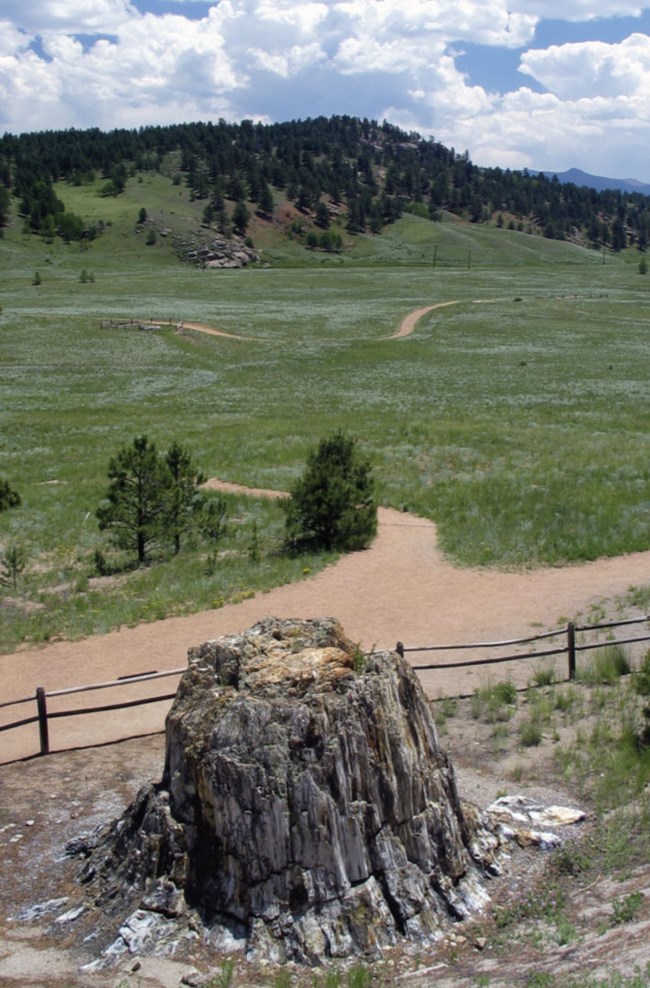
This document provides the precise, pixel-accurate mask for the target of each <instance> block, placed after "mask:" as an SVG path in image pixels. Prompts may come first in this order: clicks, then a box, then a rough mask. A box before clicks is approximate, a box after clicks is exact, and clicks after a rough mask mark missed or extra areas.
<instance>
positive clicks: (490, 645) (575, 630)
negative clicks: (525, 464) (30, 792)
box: [0, 615, 650, 755]
mask: <svg viewBox="0 0 650 988" xmlns="http://www.w3.org/2000/svg"><path fill="white" fill-rule="evenodd" d="M649 621H650V618H649V617H648V616H647V615H646V616H644V617H639V618H628V619H626V620H623V621H608V622H605V623H602V624H590V625H576V624H574V622H572V621H569V623H568V624H567V625H566V627H563V628H558V629H556V630H554V631H546V632H543V633H541V634H537V635H531V636H528V637H525V638H511V639H507V640H504V641H492V642H464V643H462V644H447V645H419V646H405V645H404V644H403V643H402V642H398V643H397V645H396V646H395V651H396V652H398V653H399V654H400V655H402V656H405V655H407V654H409V653H423V652H450V651H459V650H466V649H473V650H475V651H476V650H481V651H482V650H485V649H497V648H499V649H503V648H512V647H514V646H518V645H532V644H534V643H536V642H543V641H548V640H550V639H553V638H555V639H558V638H561V639H562V643H561V644H559V645H557V646H554V647H552V648H542V649H539V650H538V649H529V650H527V651H524V652H509V653H507V654H505V655H499V656H494V657H492V656H489V657H484V656H482V657H481V658H474V659H470V660H468V661H466V662H432V663H424V664H419V663H411V665H412V668H413V669H414V670H415V671H416V672H424V671H435V670H438V669H464V668H469V667H472V666H492V665H498V664H501V663H506V662H524V661H530V660H533V659H534V660H540V659H545V658H549V657H557V656H559V655H564V656H566V659H567V680H566V681H572V680H574V679H575V678H576V659H577V655H578V653H580V652H587V651H590V650H593V649H598V648H604V647H606V646H608V645H628V644H632V643H640V642H647V641H650V634H644V635H635V636H633V637H623V638H609V637H608V638H605V639H601V640H596V641H588V642H585V641H579V640H578V637H577V636H579V635H585V634H589V633H592V632H601V631H607V632H610V631H611V630H612V629H614V628H622V627H628V626H631V625H635V624H636V625H639V624H647V623H648V622H649ZM184 671H185V669H184V668H182V669H168V670H166V671H163V672H157V671H154V672H147V673H142V674H139V675H134V676H123V677H121V678H120V679H116V680H111V681H110V682H105V683H92V684H90V685H86V686H71V687H68V688H66V689H58V690H45V689H44V687H42V686H38V687H37V688H36V690H35V693H34V694H32V695H31V696H27V697H21V698H19V699H17V700H8V701H5V702H4V703H0V709H6V708H8V707H14V706H19V705H25V704H34V703H35V705H36V713H35V714H32V715H30V716H28V717H24V718H22V719H20V720H16V721H12V722H11V723H8V724H2V725H0V734H2V733H4V732H5V731H12V730H18V729H19V728H21V727H26V726H28V725H30V724H38V736H39V749H40V750H39V752H38V753H39V754H41V755H47V754H49V752H50V739H49V722H50V721H51V720H55V719H59V718H65V717H82V716H84V715H86V714H101V713H107V712H110V711H115V710H126V709H129V708H132V707H140V706H143V705H145V704H151V703H161V702H163V701H170V700H173V699H174V696H175V692H174V693H165V694H160V695H155V696H146V697H139V698H136V699H128V700H122V701H121V702H117V703H105V704H99V705H96V706H87V707H73V708H70V709H66V710H48V700H51V699H54V698H55V697H64V696H71V695H73V694H78V693H90V692H93V691H95V690H107V689H114V688H118V687H132V686H133V685H135V684H137V683H147V682H152V681H153V680H158V679H165V678H169V677H172V676H180V675H182V673H183V672H184ZM470 695H471V694H470Z"/></svg>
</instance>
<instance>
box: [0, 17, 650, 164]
mask: <svg viewBox="0 0 650 988" xmlns="http://www.w3.org/2000/svg"><path fill="white" fill-rule="evenodd" d="M333 113H346V114H350V115H354V116H366V117H371V118H375V119H378V120H383V119H387V120H389V121H390V122H391V123H394V124H396V125H398V126H401V127H404V128H405V129H407V130H416V131H418V132H419V133H420V134H422V135H423V136H433V137H435V138H436V139H437V140H440V141H442V143H444V144H446V145H448V146H453V147H455V148H456V149H457V150H465V149H467V150H468V151H469V154H470V157H471V158H472V160H473V161H475V162H476V163H477V164H482V165H500V166H502V167H511V168H541V169H549V170H555V171H564V170H565V169H568V168H570V167H578V168H582V169H583V170H585V171H588V172H591V173H593V174H600V175H608V176H610V177H615V178H637V179H640V180H641V181H645V182H650V158H649V157H648V155H647V151H646V149H647V148H648V146H650V0H648V3H647V4H645V3H643V2H637V0H598V2H591V0H219V2H205V0H29V2H28V3H27V2H26V0H1V3H0V132H7V131H8V132H12V133H19V132H22V131H25V130H42V129H53V128H56V129H58V128H68V127H78V128H82V127H101V128H103V129H110V128H113V127H137V126H145V125H147V124H158V123H176V122H181V121H186V120H217V119H219V118H220V117H223V118H225V119H228V120H239V119H243V118H244V117H246V118H250V119H254V120H262V121H273V120H288V119H295V118H299V117H306V116H316V115H318V114H326V115H329V114H333Z"/></svg>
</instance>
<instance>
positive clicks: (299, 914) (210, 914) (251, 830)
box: [82, 618, 489, 963]
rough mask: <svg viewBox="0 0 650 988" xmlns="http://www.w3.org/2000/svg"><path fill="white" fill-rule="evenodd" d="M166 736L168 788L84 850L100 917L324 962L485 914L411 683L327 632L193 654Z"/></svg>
mask: <svg viewBox="0 0 650 988" xmlns="http://www.w3.org/2000/svg"><path fill="white" fill-rule="evenodd" d="M166 735H167V737H166V759H165V768H164V773H163V778H162V782H161V783H160V784H159V785H155V786H149V787H147V788H145V789H143V790H142V791H141V792H140V793H139V795H138V797H137V798H136V800H135V802H134V803H133V805H132V806H131V807H130V808H129V810H127V811H126V813H125V814H124V816H123V817H122V818H121V820H119V821H117V822H116V823H114V824H113V825H111V827H110V828H109V829H108V830H107V831H106V832H105V833H104V834H103V835H101V837H100V838H99V839H98V840H97V841H96V842H95V844H96V846H95V847H94V849H93V850H90V851H89V852H88V853H89V858H88V861H87V862H86V865H85V868H84V872H83V874H82V880H83V881H85V882H86V883H88V884H89V886H90V888H91V889H92V891H93V893H94V895H95V898H96V901H97V902H98V904H99V905H101V906H103V907H105V908H110V907H112V908H114V909H115V910H120V909H121V910H124V908H125V906H128V907H130V908H133V907H134V906H138V907H139V908H140V909H150V910H153V911H154V912H158V913H160V914H162V915H163V916H165V917H167V918H177V919H178V921H179V922H181V921H183V920H184V919H185V920H186V919H187V917H188V916H191V917H192V920H193V923H194V924H195V925H197V924H198V926H199V927H200V929H201V930H202V932H203V934H204V936H205V938H206V940H207V941H208V942H209V943H210V944H212V946H214V947H215V949H224V948H225V947H232V946H233V943H239V944H240V945H242V946H245V948H246V950H247V952H248V955H249V956H252V957H256V956H257V957H261V956H264V957H267V958H269V959H271V960H275V961H285V960H295V961H299V962H305V963H319V962H320V961H322V960H323V959H325V958H327V957H345V956H355V955H356V956H364V957H366V958H376V957H378V956H380V955H381V953H382V950H383V949H384V948H386V947H388V946H391V945H393V944H396V943H397V942H399V941H400V939H402V938H407V939H415V940H418V941H420V942H422V941H427V940H434V939H436V938H438V937H439V936H440V934H441V932H443V931H444V929H445V927H446V925H447V923H448V921H449V920H450V919H462V918H464V917H465V916H467V915H468V914H469V913H470V912H472V911H474V910H475V909H476V908H479V907H480V905H482V904H483V903H484V902H485V900H486V898H487V897H486V895H485V892H484V890H483V888H482V886H481V883H480V880H479V869H480V867H482V866H486V865H488V864H489V861H488V858H489V850H487V851H484V850H482V848H485V847H486V846H487V845H486V844H485V843H483V841H482V839H480V838H481V835H480V834H479V833H478V831H479V830H480V823H479V822H478V820H479V818H478V816H477V815H475V814H472V813H469V812H466V811H465V810H464V808H463V807H462V806H461V803H460V801H459V798H458V793H457V789H456V783H455V778H454V772H453V768H452V766H451V764H450V762H449V760H448V758H447V756H446V754H445V753H444V752H443V751H442V750H441V748H440V746H439V744H438V738H437V734H436V729H435V724H434V722H433V718H432V716H431V712H430V710H429V707H428V704H427V701H426V698H425V696H424V693H423V691H422V689H421V687H420V684H419V681H418V679H417V677H416V676H415V674H414V673H413V672H412V670H411V669H410V667H409V666H408V664H407V663H406V662H405V661H404V660H403V659H401V658H400V657H399V656H398V655H397V654H395V653H391V652H381V653H372V654H370V655H368V656H363V655H362V654H361V653H360V652H359V650H358V648H357V647H356V646H355V645H354V644H353V643H352V642H351V641H350V640H349V639H347V638H346V636H345V634H344V633H343V630H342V629H341V627H340V625H339V624H338V623H337V622H336V621H335V620H334V619H332V618H327V619H319V620H311V621H297V620H296V621H286V620H276V619H267V620H265V621H262V622H260V623H259V624H256V625H255V626H254V627H253V628H251V629H250V630H249V631H247V632H246V633H245V634H243V635H233V636H229V637H225V638H221V639H219V640H217V641H212V642H206V643H205V644H203V645H200V646H198V647H197V648H193V649H191V650H190V652H189V664H188V669H187V671H186V672H185V674H184V676H183V679H182V681H181V683H180V685H179V689H178V693H177V695H176V699H175V701H174V704H173V707H172V709H171V711H170V713H169V715H168V718H167V727H166Z"/></svg>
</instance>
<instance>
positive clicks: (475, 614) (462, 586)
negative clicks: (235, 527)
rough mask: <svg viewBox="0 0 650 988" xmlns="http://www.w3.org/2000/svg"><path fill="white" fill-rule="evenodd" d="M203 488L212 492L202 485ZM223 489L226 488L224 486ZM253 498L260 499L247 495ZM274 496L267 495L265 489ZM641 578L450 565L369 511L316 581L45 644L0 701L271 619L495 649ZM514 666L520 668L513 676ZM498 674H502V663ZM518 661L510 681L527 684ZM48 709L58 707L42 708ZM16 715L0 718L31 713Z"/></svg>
mask: <svg viewBox="0 0 650 988" xmlns="http://www.w3.org/2000/svg"><path fill="white" fill-rule="evenodd" d="M211 486H212V487H214V488H216V487H218V486H220V482H219V481H216V480H214V481H212V482H211ZM227 489H232V485H228V488H227ZM257 493H258V494H259V493H263V492H257ZM274 493H275V494H276V496H277V493H278V492H274ZM649 579H650V552H642V553H635V554H632V555H629V556H623V557H618V558H612V559H600V560H597V561H595V562H591V563H586V564H584V565H580V566H567V567H563V568H553V567H545V568H541V569H537V570H532V571H529V572H515V573H508V572H505V573H504V572H496V571H493V570H487V569H485V570H483V569H460V568H458V567H455V566H453V565H452V564H451V563H450V562H448V560H447V559H445V557H444V556H443V554H442V553H441V551H440V550H439V548H438V545H437V533H436V527H435V525H434V524H433V523H432V522H430V521H427V520H426V519H423V518H418V517H416V516H414V515H409V514H406V513H402V512H399V511H396V510H394V509H391V508H380V509H379V532H378V536H377V538H376V540H375V542H374V543H373V545H372V546H371V547H370V548H369V549H367V550H365V551H362V552H355V553H352V554H350V555H347V556H344V557H343V558H342V559H341V560H339V561H338V562H337V563H335V564H333V565H331V566H329V567H327V568H326V569H325V570H323V571H322V572H320V573H318V574H316V575H315V576H307V577H306V578H305V579H304V580H301V581H300V582H298V583H294V584H289V585H287V586H282V587H278V588H276V589H274V590H271V591H269V592H268V593H260V594H258V595H257V596H255V597H254V598H252V599H249V600H244V601H242V602H241V603H238V604H229V605H227V606H225V607H221V608H219V609H218V610H211V611H204V612H202V613H199V614H193V615H189V616H187V617H176V618H168V619H166V620H163V621H157V622H154V623H151V624H143V625H139V626H137V627H134V628H121V629H120V630H118V631H113V632H110V633H109V634H106V635H97V636H94V637H92V638H89V639H85V640H83V641H78V642H67V641H63V642H56V643H54V644H51V645H48V646H46V647H43V648H38V649H28V650H25V651H22V652H20V653H18V654H14V655H4V656H0V702H2V701H3V700H6V699H14V698H17V697H23V696H25V697H27V696H33V695H34V690H35V687H36V686H37V685H41V686H44V687H45V689H46V690H48V691H49V690H54V689H60V688H64V687H69V686H74V685H78V684H80V683H101V682H106V681H108V680H112V679H115V678H117V677H120V676H125V675H133V674H137V673H142V672H149V671H152V670H159V671H162V670H167V669H177V668H179V669H180V668H182V667H183V666H184V665H185V663H186V657H187V649H188V648H189V647H190V646H192V645H196V644H198V643H199V642H202V641H205V640H208V639H211V638H215V637H218V636H220V635H224V634H231V633H236V632H241V631H244V630H245V629H246V628H248V627H249V626H250V625H251V624H253V623H255V622H256V621H258V620H260V619H262V618H264V617H267V616H269V615H274V616H277V617H284V618H288V617H305V618H306V617H319V616H325V615H333V616H335V617H337V618H338V619H339V620H340V621H341V623H342V625H343V627H344V628H345V630H346V632H347V634H348V635H349V636H350V637H351V638H352V639H353V640H354V641H359V642H360V643H361V644H362V646H363V647H364V648H366V649H370V648H372V647H374V646H376V647H378V648H393V647H394V646H395V643H396V642H397V641H398V640H401V641H403V642H404V644H405V645H407V646H418V645H430V644H451V643H462V642H467V641H497V640H502V639H504V638H506V639H507V638H515V637H519V636H524V635H530V634H534V633H535V632H536V631H538V630H539V629H540V628H542V629H548V628H555V627H558V625H559V624H560V623H562V622H563V621H566V620H567V618H569V617H572V616H574V615H576V614H578V613H583V614H584V613H586V612H587V611H588V609H589V608H590V606H591V605H592V604H594V603H596V602H598V601H600V600H602V599H612V598H615V597H616V596H618V595H621V594H624V593H625V591H626V590H628V588H629V587H630V586H631V585H639V584H644V583H647V582H648V580H649ZM469 657H470V656H469V655H468V653H467V652H444V653H433V654H432V653H425V654H420V655H417V654H416V655H412V656H410V658H411V659H412V661H414V662H417V663H423V662H432V661H433V662H434V661H436V658H437V659H438V661H440V662H445V661H456V660H457V661H458V662H461V661H463V660H465V659H467V658H469ZM524 667H525V668H524ZM499 670H500V674H506V672H510V669H506V668H504V667H503V666H501V667H499ZM530 673H531V667H530V665H529V664H528V663H521V664H520V667H516V666H515V667H514V668H513V670H512V673H511V674H512V675H513V676H514V678H515V679H516V678H517V677H520V678H521V677H523V682H524V683H525V682H526V680H527V679H528V678H529V677H530ZM421 676H422V682H423V685H424V687H425V689H426V690H427V691H428V692H429V693H430V694H431V695H433V696H436V695H438V694H439V693H455V694H457V693H461V692H467V691H471V690H472V689H474V688H475V686H477V685H479V684H480V682H481V681H482V680H483V679H484V678H485V673H484V672H482V673H479V672H478V671H477V670H474V669H463V670H458V671H456V670H454V669H451V670H439V671H437V672H435V671H430V672H425V673H422V674H421ZM175 683H176V680H175V679H172V680H161V681H159V682H158V683H157V686H158V687H159V690H157V691H156V692H152V688H151V685H149V687H148V690H145V689H144V688H143V687H137V686H130V687H128V688H126V687H125V688H122V689H120V690H119V694H120V696H119V698H118V697H117V696H116V693H117V691H112V692H111V693H108V692H97V693H93V694H90V695H89V694H81V695H77V696H72V697H66V698H65V707H70V706H72V705H73V704H76V705H77V706H79V707H83V706H85V705H88V704H89V702H90V701H89V696H90V698H91V699H92V702H93V705H94V704H95V702H97V703H115V702H122V701H123V700H125V699H127V698H135V697H136V696H142V695H147V693H148V695H162V694H166V693H173V691H174V688H175ZM49 706H50V709H52V710H56V709H61V708H62V707H63V706H64V704H63V701H60V700H52V701H51V702H50V704H49ZM168 708H169V701H166V702H164V703H160V704H152V705H149V706H144V707H139V708H136V710H135V712H134V711H133V710H127V711H116V712H112V713H104V714H100V715H90V716H85V717H76V718H70V719H61V720H54V721H52V722H51V743H52V749H53V750H56V749H60V748H65V747H70V746H75V745H83V744H88V743H89V742H90V741H93V742H95V743H98V742H101V741H104V740H109V739H112V738H116V737H129V736H132V735H134V734H142V733H146V732H148V731H154V730H158V729H160V728H161V727H162V724H163V720H164V715H165V713H166V711H167V709H168ZM33 712H34V704H33V702H32V703H31V705H30V706H29V707H28V708H27V707H26V708H11V707H10V708H8V709H5V710H0V715H2V721H1V722H4V723H6V722H7V721H9V720H15V719H17V717H18V716H30V715H31V714H32V713H33ZM36 746H37V732H36V726H35V725H31V726H29V727H25V728H22V729H20V730H17V731H11V732H8V733H7V734H5V735H3V736H2V750H1V752H0V761H8V760H10V759H13V758H17V757H22V756H24V755H27V754H30V753H33V752H34V751H35V750H37V749H36Z"/></svg>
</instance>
